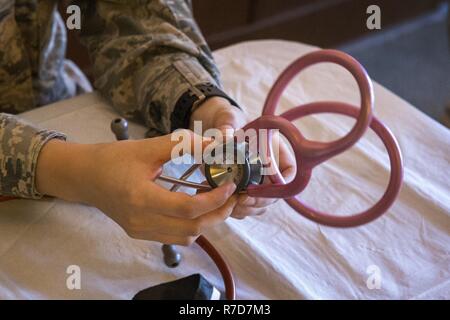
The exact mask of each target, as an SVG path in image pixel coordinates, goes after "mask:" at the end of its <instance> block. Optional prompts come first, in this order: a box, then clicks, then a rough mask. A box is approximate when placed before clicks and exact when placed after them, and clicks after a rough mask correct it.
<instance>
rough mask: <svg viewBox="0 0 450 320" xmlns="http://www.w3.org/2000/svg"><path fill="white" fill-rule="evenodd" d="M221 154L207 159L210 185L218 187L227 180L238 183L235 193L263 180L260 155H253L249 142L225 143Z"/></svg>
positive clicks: (206, 174)
mask: <svg viewBox="0 0 450 320" xmlns="http://www.w3.org/2000/svg"><path fill="white" fill-rule="evenodd" d="M221 148H222V152H221V154H220V155H219V154H217V155H216V154H215V152H214V151H215V150H218V149H217V148H215V149H214V150H213V152H211V155H210V157H207V159H205V165H204V167H205V170H204V171H205V177H206V180H207V181H208V183H209V185H210V186H211V187H213V188H217V187H218V186H221V185H223V184H225V183H227V182H233V183H234V184H236V191H235V193H239V192H243V191H245V190H246V189H247V187H248V186H249V185H251V184H261V183H262V182H263V166H262V162H261V159H260V158H259V156H258V155H251V154H250V152H249V145H248V143H247V142H240V143H239V142H234V141H233V143H227V144H224V145H223V146H222V147H221Z"/></svg>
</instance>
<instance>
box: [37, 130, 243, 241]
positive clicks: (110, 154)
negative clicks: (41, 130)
mask: <svg viewBox="0 0 450 320" xmlns="http://www.w3.org/2000/svg"><path fill="white" fill-rule="evenodd" d="M189 135H190V137H191V140H192V141H191V146H193V145H194V144H193V133H191V132H189ZM184 136H186V135H184ZM177 143H178V142H177V141H171V138H170V135H166V136H162V137H158V138H151V139H145V140H126V141H119V142H113V143H106V144H92V145H88V144H73V143H67V142H63V141H59V140H51V141H49V142H48V143H47V144H46V145H45V146H44V148H43V149H42V151H41V153H40V156H39V159H38V164H37V176H36V186H37V189H38V191H39V192H41V193H42V194H45V195H49V196H55V197H58V198H62V199H64V200H68V201H74V202H82V203H86V204H88V205H91V206H94V207H97V208H99V209H100V210H101V211H103V212H104V213H105V214H107V215H108V216H109V217H110V218H112V219H113V220H114V221H115V222H117V223H118V224H119V225H120V226H121V227H122V228H123V229H124V230H125V231H126V232H127V234H128V235H129V236H131V237H133V238H137V239H144V240H153V241H159V242H162V243H166V244H179V245H189V244H191V243H192V242H193V241H195V239H196V238H197V237H198V236H199V235H200V234H201V233H203V231H205V230H206V229H207V228H209V227H212V226H214V225H216V224H219V223H221V222H222V221H224V220H225V219H226V218H227V217H228V216H229V215H230V214H231V212H232V211H233V208H234V206H235V205H236V201H237V196H236V195H232V194H233V192H234V190H235V188H236V186H235V185H234V184H229V185H224V186H222V187H219V188H216V189H213V190H211V191H208V192H204V193H199V194H197V195H195V196H190V195H187V194H185V193H181V192H177V193H175V192H170V191H168V190H166V189H164V188H163V187H161V186H159V185H157V184H156V183H155V182H154V180H155V179H156V178H157V177H158V176H159V175H160V173H161V171H162V166H163V164H164V163H165V162H167V161H168V160H170V157H171V151H172V147H173V146H175V145H176V144H177ZM208 143H209V142H204V143H203V146H205V145H206V144H208Z"/></svg>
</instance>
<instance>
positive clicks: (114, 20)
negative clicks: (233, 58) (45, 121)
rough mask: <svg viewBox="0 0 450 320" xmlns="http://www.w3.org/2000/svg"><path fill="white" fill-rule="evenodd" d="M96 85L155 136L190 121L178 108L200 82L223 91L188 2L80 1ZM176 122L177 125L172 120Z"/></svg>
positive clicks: (82, 32)
mask: <svg viewBox="0 0 450 320" xmlns="http://www.w3.org/2000/svg"><path fill="white" fill-rule="evenodd" d="M78 3H80V4H82V5H84V6H85V7H84V8H83V9H84V10H82V11H83V12H84V19H83V20H84V22H83V25H84V28H83V29H82V31H81V36H82V39H83V41H84V43H85V45H86V46H87V47H88V49H89V52H90V56H91V60H92V61H93V63H94V72H95V77H96V82H95V87H96V89H97V90H99V91H100V92H101V93H102V95H103V96H105V97H106V98H107V99H109V100H110V102H111V103H112V105H113V106H114V107H115V108H116V109H117V110H118V111H119V112H120V113H121V114H122V116H125V117H127V118H137V119H138V120H141V121H142V120H143V121H144V122H145V124H146V125H147V127H148V128H149V129H151V133H152V135H154V136H155V135H161V134H166V133H169V132H170V131H172V130H173V129H174V128H178V127H180V124H181V123H186V122H185V120H186V119H180V117H182V116H184V115H186V113H185V112H181V113H177V112H174V111H175V106H176V103H177V101H178V99H179V98H180V97H181V96H182V94H183V93H186V92H187V91H188V90H189V89H192V87H194V86H196V85H198V84H206V83H213V84H215V85H216V86H219V87H220V83H219V82H220V80H219V78H220V77H219V72H218V69H217V67H216V65H215V63H214V60H213V58H212V55H211V52H210V50H209V48H208V46H207V44H206V42H205V40H204V38H203V36H202V35H201V33H200V30H199V28H198V26H197V25H196V23H195V20H194V18H193V16H192V12H191V10H190V6H189V2H188V1H181V0H180V1H164V0H161V1H140V2H137V1H122V0H109V1H100V0H98V1H78ZM174 119H175V121H173V120H174Z"/></svg>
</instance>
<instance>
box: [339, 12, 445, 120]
mask: <svg viewBox="0 0 450 320" xmlns="http://www.w3.org/2000/svg"><path fill="white" fill-rule="evenodd" d="M448 10H449V6H448V4H446V5H443V6H441V7H440V8H439V9H437V10H436V11H434V12H431V13H428V14H426V15H423V16H421V17H418V18H416V19H414V20H413V21H408V22H406V23H403V24H401V25H397V26H394V27H391V28H389V29H385V30H383V29H382V30H381V31H378V32H376V33H375V34H374V35H370V36H368V37H366V38H363V39H360V40H359V41H355V42H352V43H348V44H345V45H343V46H340V47H339V48H338V49H340V50H343V51H346V52H348V53H349V54H351V55H352V56H354V57H355V58H356V59H358V60H359V61H360V62H361V63H362V64H363V65H364V66H365V67H366V69H367V71H368V72H369V74H370V75H371V77H372V79H374V80H376V81H377V82H378V83H381V84H382V85H384V86H385V87H387V88H389V89H390V90H391V91H393V92H395V93H396V94H398V95H399V96H401V97H403V98H404V99H405V100H407V101H409V102H410V103H411V104H413V105H414V106H416V107H417V108H419V109H420V110H422V111H423V112H424V113H426V114H428V115H429V116H430V117H432V118H434V119H436V120H437V121H440V122H443V123H444V122H445V117H444V114H445V111H446V108H449V109H450V45H449V35H448V29H447V28H448V27H447V14H448Z"/></svg>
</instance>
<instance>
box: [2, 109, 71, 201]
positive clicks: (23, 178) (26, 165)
mask: <svg viewBox="0 0 450 320" xmlns="http://www.w3.org/2000/svg"><path fill="white" fill-rule="evenodd" d="M54 138H59V139H65V136H64V135H63V134H60V133H57V132H54V131H48V130H39V129H37V128H35V127H33V126H32V125H30V124H28V123H26V122H24V121H23V120H19V119H18V118H17V117H16V116H12V115H9V114H6V113H0V195H3V196H14V197H21V198H31V199H39V198H41V197H42V195H41V194H39V193H38V191H37V190H36V187H35V177H36V164H37V160H38V156H39V153H40V151H41V149H42V147H43V146H44V145H45V143H46V142H47V141H49V140H51V139H54Z"/></svg>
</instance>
